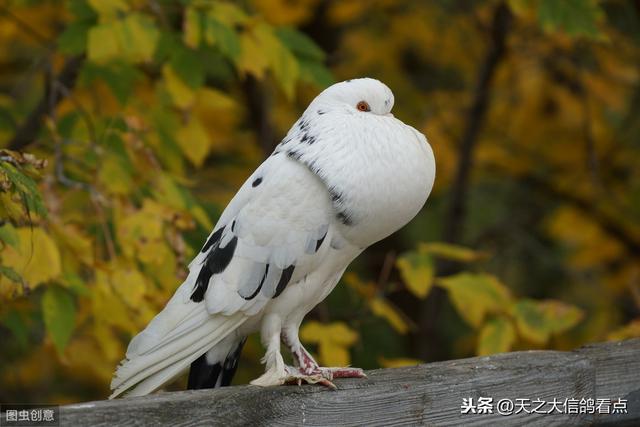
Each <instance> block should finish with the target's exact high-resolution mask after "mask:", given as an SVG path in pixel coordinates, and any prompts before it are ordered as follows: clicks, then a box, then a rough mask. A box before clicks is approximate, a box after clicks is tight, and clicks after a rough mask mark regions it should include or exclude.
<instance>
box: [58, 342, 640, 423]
mask: <svg viewBox="0 0 640 427" xmlns="http://www.w3.org/2000/svg"><path fill="white" fill-rule="evenodd" d="M367 375H368V376H369V378H368V379H363V380H355V379H354V380H337V381H336V384H337V386H338V388H339V389H338V390H336V391H330V390H326V389H323V388H321V387H318V386H302V387H298V386H286V387H270V388H259V387H255V386H235V387H226V388H222V389H216V390H198V391H184V392H173V393H159V394H156V395H152V396H145V397H138V398H124V399H119V400H114V401H98V402H88V403H83V404H77V405H69V406H64V407H62V408H61V417H62V418H61V425H63V426H66V425H73V426H112V425H124V426H143V425H171V426H200V425H202V426H205V425H206V426H209V425H224V426H236V425H238V426H240V425H290V426H297V425H309V426H360V425H367V426H405V425H461V424H464V425H495V424H497V423H500V424H501V425H525V424H526V425H545V426H546V425H558V426H565V425H588V424H597V425H630V426H631V425H640V405H639V403H640V339H636V340H627V341H623V342H618V343H603V344H596V345H590V346H587V347H584V348H582V349H579V350H576V351H573V352H558V351H525V352H514V353H505V354H498V355H494V356H488V357H476V358H470V359H462V360H452V361H447V362H438V363H430V364H425V365H420V366H416V367H408V368H397V369H381V370H375V371H369V372H367ZM478 397H491V398H493V402H494V403H496V402H497V401H498V400H500V399H503V398H507V399H511V400H512V401H515V399H518V398H520V399H531V400H533V399H542V400H546V401H551V400H552V399H554V398H556V399H558V400H564V399H565V398H576V399H581V398H593V399H596V398H626V399H628V400H629V402H628V413H627V414H622V415H597V416H596V415H594V414H560V413H555V414H547V415H545V414H527V413H525V412H520V413H519V414H513V415H509V416H503V415H500V414H498V413H496V411H495V410H494V413H492V414H461V409H460V408H461V404H462V399H463V398H473V399H474V401H475V400H476V399H477V398H478Z"/></svg>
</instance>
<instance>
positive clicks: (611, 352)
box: [577, 339, 640, 426]
mask: <svg viewBox="0 0 640 427" xmlns="http://www.w3.org/2000/svg"><path fill="white" fill-rule="evenodd" d="M577 353H578V354H580V355H582V356H585V357H587V358H588V359H590V360H591V362H592V363H593V365H594V367H595V373H596V396H597V397H598V398H609V399H618V398H622V399H627V401H628V402H627V414H616V415H597V416H596V417H595V422H596V424H597V425H614V424H616V425H630V426H637V425H640V339H636V340H628V341H622V342H616V343H601V344H591V345H588V346H586V347H583V348H581V349H579V350H578V351H577Z"/></svg>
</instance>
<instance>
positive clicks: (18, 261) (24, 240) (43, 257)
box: [0, 227, 62, 287]
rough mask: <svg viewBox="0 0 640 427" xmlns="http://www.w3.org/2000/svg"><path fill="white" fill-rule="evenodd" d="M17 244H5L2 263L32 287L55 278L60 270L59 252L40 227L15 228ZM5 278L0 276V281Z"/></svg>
mask: <svg viewBox="0 0 640 427" xmlns="http://www.w3.org/2000/svg"><path fill="white" fill-rule="evenodd" d="M16 233H17V235H18V238H19V244H18V245H17V247H16V248H13V247H11V246H5V248H4V250H3V251H2V253H1V255H2V264H3V265H5V266H7V267H10V268H12V269H14V270H15V271H16V273H18V274H19V275H20V276H22V278H23V279H24V280H25V281H26V282H27V283H28V284H29V285H30V286H32V287H36V286H38V285H40V284H41V283H44V282H47V281H49V280H51V279H55V278H57V277H58V276H59V275H60V273H61V272H62V267H61V262H60V252H59V250H58V246H57V245H56V243H55V242H54V241H53V239H52V238H51V237H50V236H49V235H48V234H47V232H46V231H44V230H43V229H42V228H33V229H31V228H29V227H22V228H18V229H16ZM5 280H7V279H6V278H4V276H0V281H5Z"/></svg>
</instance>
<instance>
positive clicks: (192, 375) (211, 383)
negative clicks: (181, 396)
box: [187, 335, 247, 390]
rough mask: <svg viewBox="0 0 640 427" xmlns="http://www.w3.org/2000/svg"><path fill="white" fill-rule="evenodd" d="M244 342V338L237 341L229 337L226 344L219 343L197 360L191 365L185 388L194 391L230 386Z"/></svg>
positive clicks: (233, 337)
mask: <svg viewBox="0 0 640 427" xmlns="http://www.w3.org/2000/svg"><path fill="white" fill-rule="evenodd" d="M246 340H247V339H246V338H240V339H238V338H236V337H235V336H231V335H230V336H229V337H227V340H226V341H228V342H226V343H225V342H220V343H219V344H218V345H216V346H215V347H214V348H213V349H211V350H210V351H208V352H207V353H205V354H203V355H202V356H200V357H199V358H197V359H196V360H195V361H194V362H193V363H192V364H191V369H190V370H189V383H188V386H187V388H188V389H190V390H194V389H202V388H215V387H225V386H228V385H230V384H231V380H232V379H233V375H234V374H235V373H236V369H237V368H238V359H240V353H241V352H242V347H243V346H244V343H245V341H246Z"/></svg>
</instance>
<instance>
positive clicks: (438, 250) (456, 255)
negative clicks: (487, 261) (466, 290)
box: [420, 242, 486, 262]
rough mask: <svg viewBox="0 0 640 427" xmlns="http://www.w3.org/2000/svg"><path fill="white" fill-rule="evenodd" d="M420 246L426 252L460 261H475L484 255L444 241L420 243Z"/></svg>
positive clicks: (484, 255)
mask: <svg viewBox="0 0 640 427" xmlns="http://www.w3.org/2000/svg"><path fill="white" fill-rule="evenodd" d="M420 248H421V249H422V250H424V252H426V253H428V254H431V255H434V256H437V257H440V258H446V259H451V260H454V261H461V262H471V261H477V260H479V259H482V258H484V257H486V254H484V253H482V252H477V251H474V250H472V249H469V248H465V247H463V246H458V245H452V244H450V243H444V242H432V243H421V244H420Z"/></svg>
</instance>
